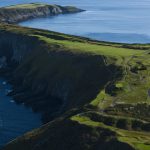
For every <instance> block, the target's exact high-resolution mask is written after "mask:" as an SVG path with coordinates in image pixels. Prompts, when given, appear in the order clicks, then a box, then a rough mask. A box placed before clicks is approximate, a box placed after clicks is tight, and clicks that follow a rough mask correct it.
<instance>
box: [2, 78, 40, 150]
mask: <svg viewBox="0 0 150 150" xmlns="http://www.w3.org/2000/svg"><path fill="white" fill-rule="evenodd" d="M10 89H11V86H10V85H9V84H7V83H6V82H5V81H4V80H3V79H1V78H0V147H1V146H2V145H4V144H6V143H7V142H9V141H10V140H13V139H14V138H16V137H17V136H21V135H22V134H24V133H25V132H27V131H29V130H32V129H33V128H37V127H39V126H40V125H41V121H40V115H39V114H35V113H33V112H32V110H31V109H29V108H26V107H25V106H24V105H17V104H16V103H15V102H14V101H13V99H12V98H11V97H9V96H6V94H7V92H8V91H9V90H10Z"/></svg>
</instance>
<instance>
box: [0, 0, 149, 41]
mask: <svg viewBox="0 0 150 150" xmlns="http://www.w3.org/2000/svg"><path fill="white" fill-rule="evenodd" d="M29 2H45V3H50V4H60V5H74V6H77V7H79V8H82V9H85V10H87V11H86V12H83V13H78V14H71V15H60V16H57V17H48V18H42V19H34V20H30V21H25V22H23V23H20V24H21V25H23V26H29V27H35V28H41V29H48V30H53V31H59V32H63V33H68V34H74V35H82V36H87V37H91V38H95V39H98V40H105V41H114V42H127V43H150V0H126V1H121V0H92V1H91V0H1V1H0V6H6V5H13V4H20V3H29Z"/></svg>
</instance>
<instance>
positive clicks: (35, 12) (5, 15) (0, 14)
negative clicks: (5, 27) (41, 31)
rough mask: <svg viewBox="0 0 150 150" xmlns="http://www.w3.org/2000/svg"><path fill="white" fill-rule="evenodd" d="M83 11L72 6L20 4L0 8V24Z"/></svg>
mask: <svg viewBox="0 0 150 150" xmlns="http://www.w3.org/2000/svg"><path fill="white" fill-rule="evenodd" d="M81 11H83V10H81V9H78V8H76V7H72V6H66V7H65V6H64V7H62V6H58V5H48V4H38V3H32V4H22V5H17V6H10V7H5V8H0V22H6V23H17V22H20V21H25V20H28V19H32V18H37V17H46V16H52V15H58V14H66V13H77V12H81Z"/></svg>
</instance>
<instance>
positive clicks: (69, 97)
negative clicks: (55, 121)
mask: <svg viewBox="0 0 150 150" xmlns="http://www.w3.org/2000/svg"><path fill="white" fill-rule="evenodd" d="M13 28H15V27H13ZM18 28H19V27H18ZM22 30H23V32H22ZM24 30H27V29H24V28H21V27H20V33H18V32H13V31H3V30H0V39H1V40H0V58H1V61H0V62H1V64H0V65H1V66H2V67H1V70H3V69H4V70H5V69H6V68H9V69H10V68H12V64H16V65H15V67H14V65H13V67H14V68H13V71H12V72H11V76H10V78H9V79H10V80H11V82H12V84H13V85H14V90H13V92H12V93H10V95H12V96H13V97H14V99H15V100H16V101H17V102H18V103H25V104H26V105H29V106H31V107H32V108H33V110H35V111H39V112H42V113H43V120H44V121H49V120H51V119H52V118H53V117H55V115H59V114H61V113H62V112H65V111H67V110H69V109H71V108H74V107H77V106H82V105H84V104H86V103H88V102H90V100H91V99H94V98H95V96H96V95H97V93H98V92H99V89H100V88H103V86H104V85H105V84H106V83H107V82H108V81H109V80H112V77H113V74H115V72H116V70H119V68H117V67H115V66H114V65H108V66H106V65H105V63H104V60H103V59H104V58H103V56H92V55H88V54H84V55H83V54H73V53H70V52H68V51H67V49H64V48H63V47H61V46H59V45H57V44H56V45H55V44H48V43H45V42H43V41H40V40H39V39H38V38H37V37H34V36H29V35H26V34H24ZM27 31H28V30H27ZM34 31H36V30H34ZM21 32H22V33H21ZM40 35H42V33H40V34H39V35H38V36H40ZM53 38H57V39H58V38H59V35H58V37H57V36H56V37H55V36H53ZM11 70H12V69H11ZM95 72H96V74H95Z"/></svg>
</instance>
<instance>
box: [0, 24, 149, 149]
mask: <svg viewBox="0 0 150 150" xmlns="http://www.w3.org/2000/svg"><path fill="white" fill-rule="evenodd" d="M0 39H1V40H0V49H1V54H0V56H1V60H5V61H1V62H3V63H2V64H1V66H3V67H2V68H1V73H4V72H5V75H6V74H7V78H8V79H9V81H10V82H11V83H12V85H13V86H14V88H13V91H12V92H11V93H10V95H12V96H13V97H14V99H15V100H16V102H18V103H24V104H25V105H27V106H30V107H32V108H33V110H34V111H38V112H41V113H42V114H43V115H42V116H43V121H44V122H48V121H50V120H53V119H54V118H57V119H55V120H53V121H52V122H49V123H48V124H45V125H44V126H43V127H41V128H39V129H36V130H34V131H32V132H29V133H27V134H25V135H24V136H22V137H20V138H17V139H16V140H14V141H12V142H10V143H9V144H8V145H6V146H5V147H4V150H19V149H22V150H32V149H33V148H34V149H38V150H43V148H44V150H49V149H50V148H51V149H53V150H59V149H60V148H61V149H65V150H69V149H72V150H73V149H74V150H76V149H83V150H84V149H85V150H87V149H89V150H97V149H99V148H101V149H102V150H119V149H120V147H121V148H122V149H124V150H130V149H131V150H148V149H149V148H150V143H149V141H150V139H149V136H150V132H149V131H150V120H149V116H150V114H149V109H150V105H149V102H150V98H149V97H150V96H149V93H148V91H149V80H150V78H149V73H150V59H149V55H150V45H148V44H147V45H138V44H136V45H134V44H133V45H126V44H119V43H109V42H108V43H107V42H98V41H94V40H90V39H86V38H82V37H77V36H69V35H66V34H60V33H56V32H50V31H46V30H36V29H31V28H24V27H19V26H15V25H6V24H1V25H0ZM4 58H5V59H4ZM70 133H71V134H70ZM54 143H57V144H54Z"/></svg>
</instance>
